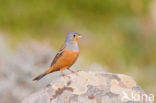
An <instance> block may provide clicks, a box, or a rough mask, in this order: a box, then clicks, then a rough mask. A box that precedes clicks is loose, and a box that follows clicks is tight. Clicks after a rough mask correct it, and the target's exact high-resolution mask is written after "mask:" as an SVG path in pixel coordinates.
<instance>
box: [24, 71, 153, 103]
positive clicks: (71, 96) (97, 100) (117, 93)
mask: <svg viewBox="0 0 156 103" xmlns="http://www.w3.org/2000/svg"><path fill="white" fill-rule="evenodd" d="M38 82H40V81H38ZM133 95H135V97H132V96H133ZM142 95H146V94H145V93H144V91H143V90H142V89H141V88H140V87H139V86H138V85H137V84H136V82H135V81H134V80H133V79H132V78H131V77H129V76H127V75H122V74H111V73H104V72H89V71H88V72H87V71H86V72H85V71H79V72H77V73H75V74H69V75H68V77H60V78H58V79H56V80H53V81H52V82H51V83H50V84H49V85H47V87H45V88H44V89H42V90H40V91H38V92H36V93H34V94H32V95H30V96H29V97H27V98H25V99H24V100H23V103H151V102H149V101H148V100H149V97H148V95H147V97H146V98H145V96H144V98H142V97H141V96H142ZM139 96H140V97H139Z"/></svg>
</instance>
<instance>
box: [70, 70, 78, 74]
mask: <svg viewBox="0 0 156 103" xmlns="http://www.w3.org/2000/svg"><path fill="white" fill-rule="evenodd" d="M69 71H70V72H71V73H73V74H76V75H78V73H77V71H73V70H70V69H69Z"/></svg>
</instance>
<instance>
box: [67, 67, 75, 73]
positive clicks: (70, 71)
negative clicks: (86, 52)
mask: <svg viewBox="0 0 156 103" xmlns="http://www.w3.org/2000/svg"><path fill="white" fill-rule="evenodd" d="M68 70H69V71H70V72H72V73H76V72H75V71H73V70H71V69H69V68H68Z"/></svg>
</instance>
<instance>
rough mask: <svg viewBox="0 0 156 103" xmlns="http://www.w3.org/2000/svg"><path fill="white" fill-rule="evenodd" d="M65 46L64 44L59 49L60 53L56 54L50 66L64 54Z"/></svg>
mask: <svg viewBox="0 0 156 103" xmlns="http://www.w3.org/2000/svg"><path fill="white" fill-rule="evenodd" d="M65 47H66V46H65V45H63V46H62V47H61V49H60V50H59V52H58V53H57V54H56V56H55V57H54V59H53V61H52V63H51V65H50V67H52V66H53V64H55V63H56V62H57V60H58V59H59V58H60V57H61V55H62V54H63V52H64V49H65Z"/></svg>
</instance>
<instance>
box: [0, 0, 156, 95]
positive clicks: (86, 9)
mask: <svg viewBox="0 0 156 103" xmlns="http://www.w3.org/2000/svg"><path fill="white" fill-rule="evenodd" d="M151 3H152V1H150V0H120V1H119V0H68V1H65V0H1V1H0V30H1V31H4V32H7V33H8V34H9V36H10V37H11V38H12V39H13V40H14V41H16V42H19V41H22V40H23V39H24V38H26V37H31V38H34V39H39V40H48V41H51V44H53V46H54V47H56V48H57V49H58V42H59V43H60V45H61V43H62V40H63V39H64V35H65V33H67V32H69V31H78V32H80V33H82V34H84V40H82V42H81V50H82V55H83V56H84V57H86V59H88V60H91V61H98V62H100V63H102V64H104V65H106V66H108V67H109V68H110V71H111V72H118V73H127V74H129V75H132V76H134V78H136V80H137V81H138V82H139V83H140V84H141V85H142V86H143V87H144V89H146V90H148V87H150V88H154V87H155V86H156V83H155V82H154V78H156V75H155V73H156V54H155V53H156V31H155V29H154V26H153V21H152V20H151V19H150V9H149V8H150V4H151ZM62 35H63V36H62ZM88 47H90V48H88ZM149 92H151V91H150V90H149ZM152 92H153V91H152Z"/></svg>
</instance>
